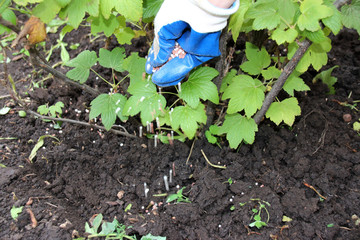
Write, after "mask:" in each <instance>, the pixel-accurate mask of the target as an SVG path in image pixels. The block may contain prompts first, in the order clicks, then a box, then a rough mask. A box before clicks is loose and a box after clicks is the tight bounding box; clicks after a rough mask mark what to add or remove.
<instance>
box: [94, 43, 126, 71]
mask: <svg viewBox="0 0 360 240" xmlns="http://www.w3.org/2000/svg"><path fill="white" fill-rule="evenodd" d="M125 56H126V54H125V48H119V47H116V48H114V49H113V50H112V51H111V52H110V51H109V50H107V49H105V48H100V52H99V63H100V65H101V66H103V67H106V68H112V69H114V70H116V71H118V72H123V71H125V70H124V68H123V66H122V65H123V62H124V58H125Z"/></svg>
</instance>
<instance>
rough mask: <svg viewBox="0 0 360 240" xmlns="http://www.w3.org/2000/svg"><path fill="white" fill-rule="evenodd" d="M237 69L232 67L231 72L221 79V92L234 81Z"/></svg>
mask: <svg viewBox="0 0 360 240" xmlns="http://www.w3.org/2000/svg"><path fill="white" fill-rule="evenodd" d="M236 74H237V71H236V70H235V69H231V70H230V72H228V73H227V74H226V76H225V77H224V78H223V79H222V81H221V86H220V92H221V93H223V92H224V91H225V89H226V88H227V87H228V85H229V84H231V83H232V81H233V78H234V77H235V76H236Z"/></svg>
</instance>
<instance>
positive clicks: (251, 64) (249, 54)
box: [240, 42, 271, 75]
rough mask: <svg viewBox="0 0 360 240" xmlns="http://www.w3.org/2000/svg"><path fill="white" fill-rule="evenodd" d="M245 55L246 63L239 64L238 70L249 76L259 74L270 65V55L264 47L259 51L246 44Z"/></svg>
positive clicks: (253, 46)
mask: <svg viewBox="0 0 360 240" xmlns="http://www.w3.org/2000/svg"><path fill="white" fill-rule="evenodd" d="M245 54H246V58H247V60H248V61H246V62H244V63H243V64H241V66H240V68H241V69H242V70H243V71H245V72H247V73H249V74H251V75H258V74H260V73H261V71H262V70H263V69H264V68H266V67H268V66H269V65H270V63H271V59H270V55H269V54H268V52H267V51H266V49H265V48H264V47H263V48H261V50H259V48H258V47H257V46H255V45H254V44H252V43H249V42H246V49H245Z"/></svg>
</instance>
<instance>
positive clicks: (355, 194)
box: [0, 31, 360, 240]
mask: <svg viewBox="0 0 360 240" xmlns="http://www.w3.org/2000/svg"><path fill="white" fill-rule="evenodd" d="M78 39H82V40H81V42H82V43H83V45H84V46H86V47H85V48H89V49H94V50H96V49H98V48H99V47H102V46H99V44H103V43H99V42H97V43H93V45H91V44H90V43H89V39H87V38H86V37H83V38H78V37H77V36H71V35H70V36H69V37H68V39H67V41H68V42H70V43H71V42H78ZM358 39H359V36H358V35H357V34H356V33H354V32H353V31H343V32H341V33H340V34H338V36H336V37H334V42H333V46H334V47H333V50H332V51H331V52H330V54H329V64H328V66H327V67H326V68H329V67H332V66H334V65H339V68H337V69H335V70H334V75H335V76H336V77H337V78H338V82H337V83H336V84H335V89H336V94H335V95H327V91H328V89H327V87H326V86H325V85H323V84H322V83H321V82H317V83H312V81H311V80H312V78H313V77H314V73H312V72H310V73H308V74H307V75H305V76H304V78H305V79H306V82H307V84H308V85H309V86H310V87H311V89H312V91H309V92H307V93H306V94H305V93H299V94H298V98H299V101H300V105H301V108H302V115H301V116H300V117H297V119H296V122H295V124H294V126H293V127H292V128H289V127H286V126H283V125H281V126H279V127H278V126H275V125H274V124H272V123H270V122H267V121H264V122H262V123H261V124H260V126H259V131H258V133H257V136H256V141H255V143H254V144H253V145H242V146H241V147H240V148H239V149H238V150H237V151H234V150H231V149H229V148H228V147H226V146H223V147H222V149H221V148H219V147H218V146H216V145H211V144H209V143H206V141H203V140H197V141H196V142H195V144H194V147H193V151H192V153H191V154H190V152H191V151H190V149H191V144H192V142H188V143H181V142H175V144H174V145H173V146H171V145H163V144H160V145H158V146H157V147H156V148H155V147H154V144H153V141H152V140H148V139H146V138H136V139H132V138H126V137H122V136H118V135H115V134H113V133H107V132H100V131H97V130H94V129H90V128H87V127H83V126H79V125H74V124H68V123H64V124H63V129H62V132H60V131H59V130H55V129H53V128H52V127H51V126H50V123H46V122H43V121H41V120H39V119H35V118H32V117H30V116H29V115H28V116H27V117H25V118H20V117H19V116H18V113H17V111H18V110H20V109H19V107H16V106H14V104H13V103H12V101H11V98H9V97H6V96H5V95H7V94H8V93H7V92H6V90H5V89H1V91H0V96H5V97H2V98H1V99H0V106H1V107H2V106H4V105H9V106H11V107H12V111H11V112H10V113H9V114H7V115H4V116H0V132H1V133H0V134H1V135H0V137H1V138H9V137H13V138H16V139H15V140H4V139H1V140H0V156H1V158H0V163H1V164H4V165H6V168H0V196H1V197H0V206H1V208H0V239H12V240H15V239H27V240H31V239H36V240H38V239H44V240H45V239H71V238H72V235H73V236H74V235H77V234H76V232H78V234H79V235H80V236H85V234H84V230H85V228H84V226H85V223H86V222H88V221H89V220H90V218H91V217H92V216H93V215H94V214H99V213H102V214H103V216H104V219H105V220H106V221H112V220H113V219H114V218H117V219H118V220H119V222H121V223H123V224H125V225H126V226H132V228H129V229H128V233H129V234H130V235H136V236H137V237H138V238H139V237H141V236H143V235H146V234H147V233H151V234H153V235H157V236H166V237H167V239H170V240H173V239H344V240H345V239H346V240H351V239H360V227H359V226H356V225H355V220H354V218H352V216H353V215H357V216H360V153H359V151H360V137H359V134H358V133H356V132H355V131H354V130H353V128H352V124H353V123H354V121H356V120H358V119H359V118H360V114H359V112H358V110H357V109H352V108H350V107H349V106H345V105H344V104H343V103H345V102H347V103H349V104H353V101H355V100H359V99H360V81H359V79H360V67H359V66H360V44H359V43H360V41H359V40H358ZM94 44H97V45H94ZM127 48H128V49H129V48H130V47H129V46H127ZM132 48H133V50H136V49H137V51H140V54H141V55H144V54H145V53H146V50H147V47H146V46H138V45H133V46H132ZM83 49H84V47H82V48H81V49H78V50H76V51H72V52H71V56H75V55H76V54H78V52H80V51H81V50H83ZM139 49H140V50H139ZM128 51H130V50H128ZM56 54H57V55H56ZM58 54H59V52H58V51H55V53H54V59H53V60H52V61H54V63H55V60H56V59H58V58H59V57H58ZM8 67H9V72H10V73H11V74H12V76H13V78H14V79H15V81H17V86H18V88H19V89H22V90H23V91H25V90H24V89H27V88H29V87H31V81H32V80H33V81H39V80H40V79H41V78H42V77H44V76H46V74H44V73H38V74H37V75H36V76H34V79H32V78H31V76H29V74H30V75H31V74H34V72H32V70H33V68H32V67H31V65H30V63H29V60H28V59H27V58H24V59H21V60H18V61H13V62H11V63H9V64H8ZM59 70H61V71H65V70H64V69H61V68H59ZM102 74H110V72H109V73H102ZM2 77H3V76H2ZM89 84H92V85H95V84H99V83H98V82H96V80H95V76H91V79H90V82H89ZM104 91H105V90H104ZM29 95H30V99H31V104H30V107H31V108H32V109H33V110H36V108H37V106H39V105H41V104H45V103H47V102H49V103H50V104H54V103H55V102H57V101H62V102H63V103H65V108H66V110H67V111H66V113H64V114H63V117H64V118H71V119H77V120H81V121H88V114H87V113H86V112H85V107H86V106H89V102H90V101H91V100H92V99H91V97H90V96H88V95H87V94H86V93H82V92H81V91H79V90H77V89H73V88H70V87H68V86H65V85H64V84H62V83H60V82H58V81H55V80H48V81H46V82H45V83H44V88H36V89H34V90H33V91H29ZM75 109H78V110H81V113H78V112H75ZM344 114H350V115H351V117H352V120H351V121H350V122H345V121H344V120H343V115H344ZM124 126H125V127H126V128H127V130H128V131H129V132H131V133H133V132H134V131H136V132H137V129H138V126H136V124H134V123H131V124H130V123H126V124H125V125H124ZM47 134H54V135H55V136H56V137H57V138H59V140H60V143H54V142H53V139H50V138H47V139H45V144H44V147H42V148H41V149H40V150H39V151H38V153H37V157H36V158H35V159H34V163H32V164H30V163H29V162H28V157H29V155H30V152H31V150H32V149H33V147H34V145H35V143H36V142H37V140H38V138H39V137H40V136H42V135H47ZM201 150H203V151H204V153H205V154H206V156H207V158H208V159H209V161H210V162H212V163H213V164H216V165H221V166H224V165H226V167H227V168H226V169H219V168H213V167H211V166H210V165H208V164H207V162H206V160H205V158H204V157H203V155H202V153H201ZM189 156H190V157H189ZM188 157H189V160H188V161H187V159H188ZM170 169H173V173H174V176H173V182H172V183H171V184H170V191H169V193H175V192H176V191H177V190H178V188H182V187H185V189H184V195H185V196H187V197H189V200H190V201H191V203H179V204H174V203H171V204H166V203H164V202H165V200H166V197H156V196H154V194H161V193H166V190H165V187H164V183H163V176H164V175H169V170H170ZM229 178H231V179H232V184H229V181H228V180H229ZM144 183H146V184H147V186H148V187H149V189H150V191H149V193H148V195H149V196H148V197H147V198H145V196H144ZM304 183H307V184H309V185H308V186H306V185H305V184H304ZM310 185H311V186H313V187H314V189H315V190H316V191H318V193H319V194H322V195H323V196H324V197H325V198H326V199H323V198H321V197H320V195H319V194H317V192H316V191H315V190H314V189H311V188H310V187H309V186H310ZM119 193H123V196H122V197H121V196H120V198H119V197H118V194H119ZM120 195H121V194H120ZM29 199H31V200H32V202H29V203H28V201H29ZM255 199H259V200H255ZM260 200H261V201H260ZM151 201H153V202H154V203H156V204H157V207H153V206H151V205H149V204H150V202H151ZM265 202H267V203H269V204H270V206H268V205H267V204H266V203H265ZM27 203H28V204H27ZM240 203H246V204H245V205H243V206H242V205H240ZM259 203H263V204H265V206H266V209H267V211H268V214H269V222H268V224H267V226H266V227H263V228H261V229H257V228H250V227H249V224H250V223H251V222H253V221H254V220H253V212H252V209H253V208H256V207H259ZM129 204H132V207H131V209H130V210H128V211H125V208H126V207H127V206H128V205H129ZM12 206H17V207H18V206H25V207H24V210H23V212H22V213H21V214H20V216H19V218H18V220H17V221H14V220H13V219H12V218H11V216H10V209H11V208H12ZM232 206H234V209H232ZM25 209H31V211H32V212H33V213H34V216H35V218H36V219H37V221H38V225H37V226H36V227H35V228H33V227H32V226H31V220H30V217H29V214H28V212H27V211H25ZM261 216H262V220H263V221H266V220H267V214H266V211H264V210H263V211H262V214H261ZM284 216H287V217H289V218H291V219H292V221H291V222H284V221H283V217H284ZM65 223H66V224H65Z"/></svg>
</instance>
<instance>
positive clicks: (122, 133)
mask: <svg viewBox="0 0 360 240" xmlns="http://www.w3.org/2000/svg"><path fill="white" fill-rule="evenodd" d="M26 112H28V113H29V114H31V115H33V116H35V117H37V118H40V119H46V120H52V121H61V122H68V123H72V124H77V125H83V126H87V127H92V128H97V129H101V130H106V129H105V127H102V126H99V125H94V124H90V123H87V122H81V121H77V120H73V119H66V118H54V117H48V116H43V115H40V114H38V113H36V112H34V111H32V110H30V109H26ZM120 127H122V126H120ZM122 128H123V127H122ZM123 129H124V128H123ZM109 132H112V133H115V134H117V135H121V136H125V137H130V138H136V136H135V135H133V134H130V133H128V132H122V131H119V130H115V129H110V130H109Z"/></svg>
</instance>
